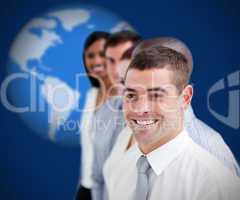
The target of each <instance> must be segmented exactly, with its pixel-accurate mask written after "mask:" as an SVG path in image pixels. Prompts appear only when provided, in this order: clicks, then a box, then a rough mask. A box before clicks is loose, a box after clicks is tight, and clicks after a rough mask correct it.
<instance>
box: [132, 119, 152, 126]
mask: <svg viewBox="0 0 240 200" xmlns="http://www.w3.org/2000/svg"><path fill="white" fill-rule="evenodd" d="M136 123H137V124H139V125H150V124H153V123H155V120H136Z"/></svg>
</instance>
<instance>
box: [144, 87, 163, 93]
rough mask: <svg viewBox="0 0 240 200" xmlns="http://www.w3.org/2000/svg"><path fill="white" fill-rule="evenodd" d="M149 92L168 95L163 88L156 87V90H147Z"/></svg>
mask: <svg viewBox="0 0 240 200" xmlns="http://www.w3.org/2000/svg"><path fill="white" fill-rule="evenodd" d="M147 91H148V92H163V93H167V91H166V90H165V89H164V88H162V87H155V88H149V89H147Z"/></svg>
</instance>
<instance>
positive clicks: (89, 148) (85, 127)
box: [80, 88, 98, 189]
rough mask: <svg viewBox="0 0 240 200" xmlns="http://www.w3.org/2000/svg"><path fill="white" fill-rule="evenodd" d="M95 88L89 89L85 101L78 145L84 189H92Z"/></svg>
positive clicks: (81, 180)
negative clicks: (79, 146)
mask: <svg viewBox="0 0 240 200" xmlns="http://www.w3.org/2000/svg"><path fill="white" fill-rule="evenodd" d="M97 94H98V89H97V88H91V89H90V90H89V91H88V93H87V96H86V101H85V105H84V109H83V111H84V112H83V113H82V119H81V127H80V134H81V136H80V144H81V166H80V167H81V171H80V184H81V185H82V186H84V187H85V188H89V189H90V188H91V187H92V168H93V167H92V163H93V135H92V131H91V130H92V119H93V116H94V112H95V108H96V101H97Z"/></svg>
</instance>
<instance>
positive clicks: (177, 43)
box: [133, 37, 193, 73]
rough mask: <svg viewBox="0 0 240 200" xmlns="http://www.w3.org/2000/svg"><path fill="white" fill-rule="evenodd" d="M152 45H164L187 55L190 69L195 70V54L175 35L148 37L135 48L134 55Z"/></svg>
mask: <svg viewBox="0 0 240 200" xmlns="http://www.w3.org/2000/svg"><path fill="white" fill-rule="evenodd" d="M152 46H163V47H168V48H170V49H173V50H175V51H177V52H179V53H181V54H183V55H184V56H185V58H187V61H188V67H189V70H190V71H191V73H192V70H193V56H192V53H191V51H190V49H189V47H188V46H187V45H186V44H185V43H184V42H183V41H181V40H179V39H177V38H174V37H158V38H153V39H148V40H144V41H141V42H140V43H139V44H138V45H137V47H136V48H135V49H134V52H133V55H134V54H136V53H138V52H139V51H141V50H142V49H146V48H149V47H152Z"/></svg>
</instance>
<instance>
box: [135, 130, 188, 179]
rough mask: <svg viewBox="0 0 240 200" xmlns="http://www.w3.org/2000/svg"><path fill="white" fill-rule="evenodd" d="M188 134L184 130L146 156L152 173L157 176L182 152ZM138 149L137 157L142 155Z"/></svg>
mask: <svg viewBox="0 0 240 200" xmlns="http://www.w3.org/2000/svg"><path fill="white" fill-rule="evenodd" d="M187 137H188V134H187V132H186V130H185V129H183V131H181V133H179V134H178V135H177V136H176V137H175V138H174V139H172V140H171V141H169V142H168V143H166V144H164V145H162V146H161V147H159V148H157V149H155V150H154V151H152V152H150V153H149V154H147V155H146V157H147V159H148V162H149V164H150V165H151V167H152V169H153V171H154V172H155V173H156V174H157V176H159V175H160V174H161V173H162V172H163V171H164V169H165V168H166V167H167V166H168V165H169V164H170V163H171V162H172V161H173V160H175V159H176V158H177V156H178V155H179V154H180V153H181V152H182V151H183V149H184V146H185V144H186V138H187ZM137 149H138V156H139V157H140V156H141V155H143V153H142V152H141V150H140V149H139V148H137Z"/></svg>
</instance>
